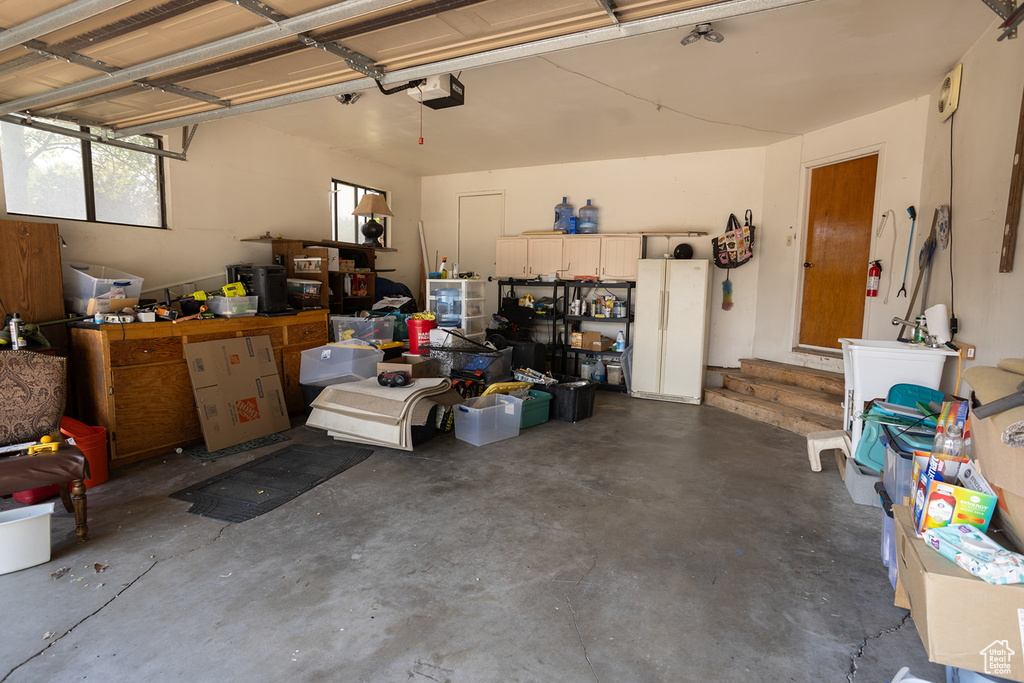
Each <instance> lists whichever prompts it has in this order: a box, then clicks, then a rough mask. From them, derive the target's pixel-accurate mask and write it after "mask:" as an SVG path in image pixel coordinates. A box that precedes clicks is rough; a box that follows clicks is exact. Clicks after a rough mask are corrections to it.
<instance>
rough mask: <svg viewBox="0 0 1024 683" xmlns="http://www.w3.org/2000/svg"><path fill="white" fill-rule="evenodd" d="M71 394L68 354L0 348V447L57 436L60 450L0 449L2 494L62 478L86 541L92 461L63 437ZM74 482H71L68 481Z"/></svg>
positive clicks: (81, 539)
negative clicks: (87, 488) (62, 422)
mask: <svg viewBox="0 0 1024 683" xmlns="http://www.w3.org/2000/svg"><path fill="white" fill-rule="evenodd" d="M66 398H67V359H65V358H60V357H57V356H48V355H43V354H40V353H35V352H33V351H0V447H3V446H10V445H14V444H22V443H29V442H36V441H38V440H39V439H40V438H41V437H43V436H52V437H53V440H54V441H55V442H59V447H58V448H57V450H56V451H49V450H44V451H41V452H38V453H35V454H33V455H25V454H21V455H19V454H17V453H18V452H17V451H16V452H15V453H5V454H0V495H8V494H11V493H17V492H18V491H25V490H28V489H33V488H37V487H40V486H48V485H50V484H58V485H59V486H60V497H61V501H63V503H64V508H65V509H66V510H67V511H68V512H74V513H75V533H76V534H77V536H78V542H79V543H84V542H85V540H86V538H87V537H88V532H89V528H88V526H87V525H86V510H85V482H84V480H85V479H86V478H88V476H89V463H88V461H87V460H86V459H85V456H84V455H82V452H81V451H80V450H78V449H77V448H74V447H73V446H69V445H67V444H65V443H63V439H61V438H60V433H59V428H60V420H61V417H62V416H63V414H64V403H65V400H66ZM69 482H70V483H69Z"/></svg>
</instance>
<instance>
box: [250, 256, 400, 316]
mask: <svg viewBox="0 0 1024 683" xmlns="http://www.w3.org/2000/svg"><path fill="white" fill-rule="evenodd" d="M242 241H243V242H264V243H269V244H270V245H271V248H272V250H273V256H274V263H278V264H280V265H282V266H284V267H285V268H286V269H287V271H288V277H290V278H298V279H300V280H318V281H319V282H320V306H321V308H324V309H329V310H330V312H331V313H354V312H356V311H360V310H363V309H368V308H370V307H371V306H372V305H373V304H374V303H375V302H376V301H377V265H376V252H378V251H396V250H395V249H390V248H377V247H366V246H363V245H362V244H354V243H352V242H336V241H334V240H301V239H288V238H282V237H275V238H264V237H261V238H258V239H247V240H242ZM331 249H337V250H338V258H339V259H341V260H350V261H355V264H356V267H357V268H365V269H367V270H364V271H360V272H352V273H349V274H350V275H352V277H353V279H354V278H355V276H356V275H364V276H366V280H367V282H366V294H365V295H362V296H352V295H350V296H346V295H345V273H342V272H340V271H331V270H330V268H329V266H328V259H329V255H330V250H331ZM296 258H319V259H321V261H320V264H321V267H320V272H319V273H309V272H303V271H298V272H297V271H296V270H295V259H296ZM332 295H333V296H332Z"/></svg>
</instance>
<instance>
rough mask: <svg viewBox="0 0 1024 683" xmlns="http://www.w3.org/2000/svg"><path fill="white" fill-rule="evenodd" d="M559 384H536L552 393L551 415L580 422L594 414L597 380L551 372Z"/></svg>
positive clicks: (536, 387)
mask: <svg viewBox="0 0 1024 683" xmlns="http://www.w3.org/2000/svg"><path fill="white" fill-rule="evenodd" d="M551 376H552V377H554V378H555V379H557V380H558V384H534V385H533V388H534V389H540V390H541V391H546V392H548V393H549V394H551V417H553V418H554V419H556V420H561V421H563V422H579V421H580V420H585V419H587V418H588V417H590V416H591V415H593V414H594V395H595V394H596V393H597V382H595V381H594V380H591V379H581V378H579V377H572V376H570V375H558V374H555V373H552V374H551ZM580 382H583V383H585V384H583V385H582V386H568V383H573V384H576V383H580Z"/></svg>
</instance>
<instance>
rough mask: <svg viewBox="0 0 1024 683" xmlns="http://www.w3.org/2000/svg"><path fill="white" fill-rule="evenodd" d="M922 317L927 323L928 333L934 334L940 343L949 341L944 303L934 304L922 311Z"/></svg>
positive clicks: (946, 312) (947, 316) (947, 320)
mask: <svg viewBox="0 0 1024 683" xmlns="http://www.w3.org/2000/svg"><path fill="white" fill-rule="evenodd" d="M924 319H925V321H927V322H926V324H927V325H928V334H930V335H932V336H934V337H935V338H936V339H938V340H939V342H940V343H942V344H945V343H946V342H948V341H949V339H950V335H949V312H948V311H947V310H946V304H935V305H934V306H932V307H931V308H928V309H926V310H925V312H924Z"/></svg>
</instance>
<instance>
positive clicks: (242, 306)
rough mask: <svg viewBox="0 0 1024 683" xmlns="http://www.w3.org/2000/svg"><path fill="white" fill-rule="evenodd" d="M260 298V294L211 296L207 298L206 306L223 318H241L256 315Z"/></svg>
mask: <svg viewBox="0 0 1024 683" xmlns="http://www.w3.org/2000/svg"><path fill="white" fill-rule="evenodd" d="M259 300H260V298H259V297H258V296H211V297H210V298H209V299H207V300H206V307H207V308H209V309H210V312H211V313H213V314H214V315H217V316H220V317H222V318H241V317H244V316H247V315H256V305H257V304H258V303H259Z"/></svg>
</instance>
